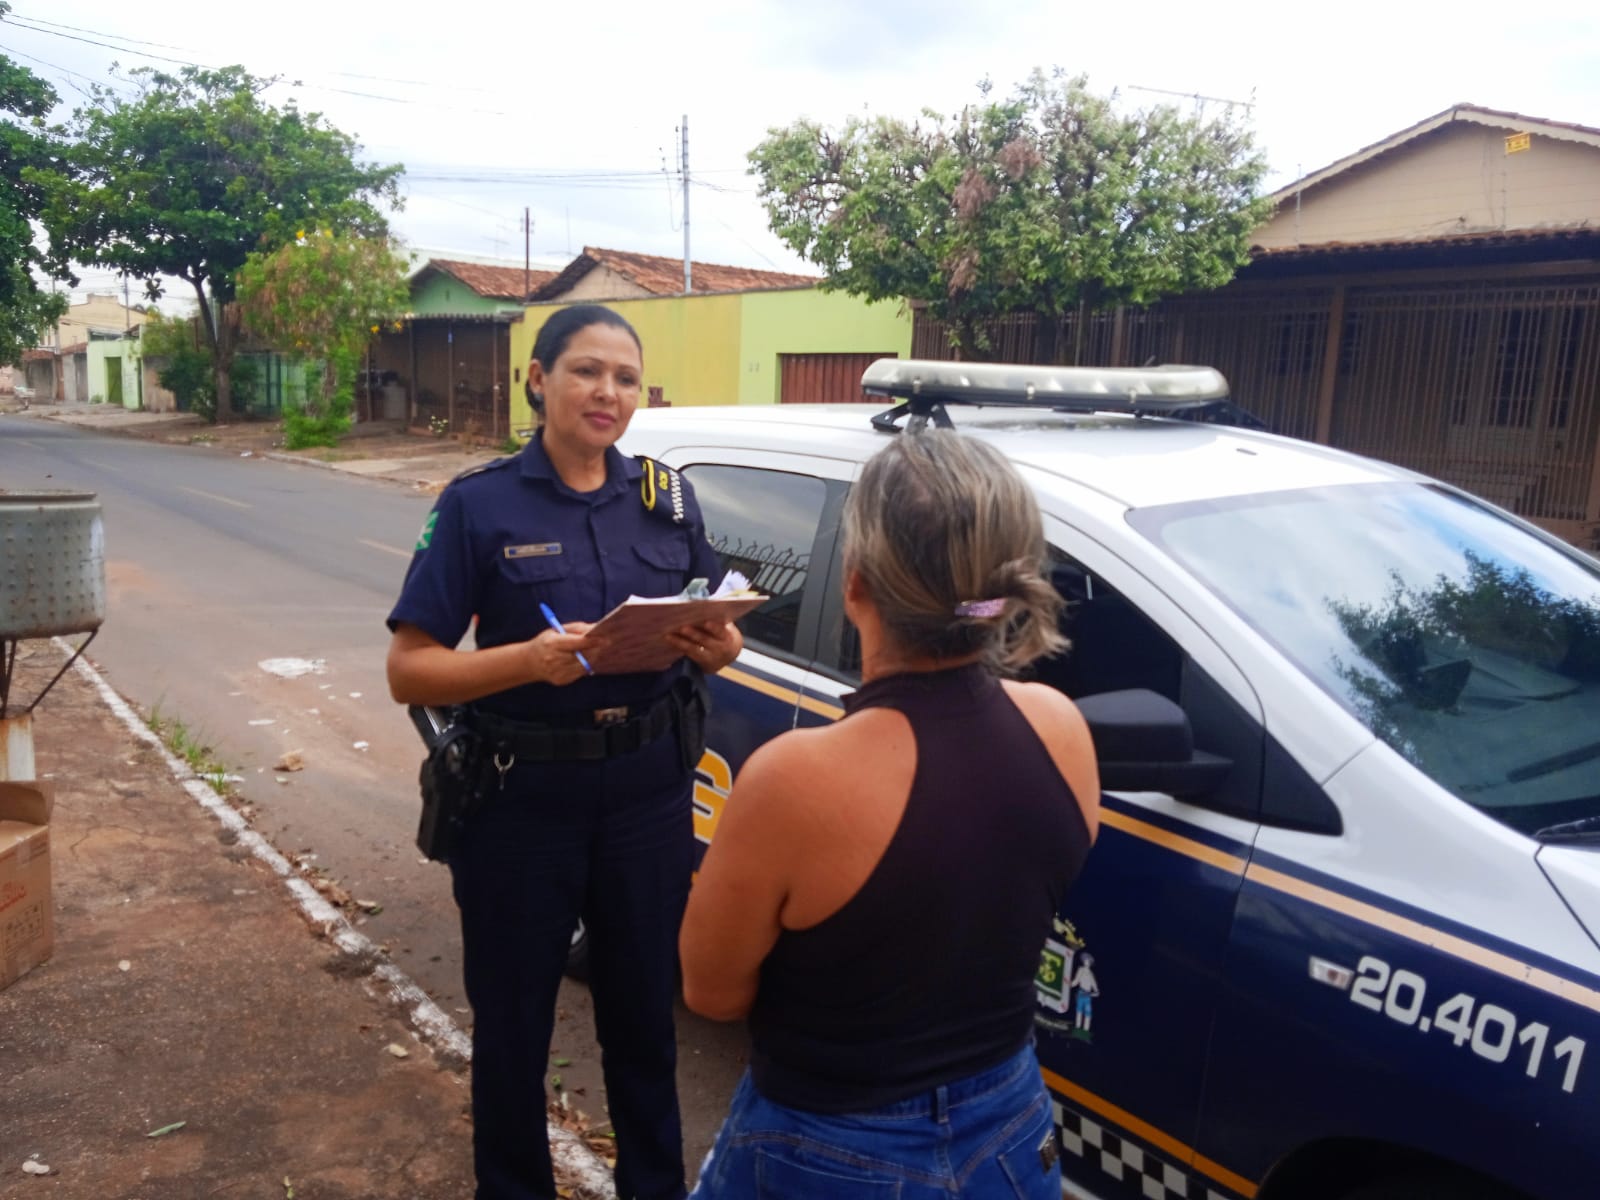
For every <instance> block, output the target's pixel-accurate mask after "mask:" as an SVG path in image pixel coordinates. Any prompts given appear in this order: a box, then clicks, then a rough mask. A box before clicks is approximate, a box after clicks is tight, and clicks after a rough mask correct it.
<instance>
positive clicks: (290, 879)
mask: <svg viewBox="0 0 1600 1200" xmlns="http://www.w3.org/2000/svg"><path fill="white" fill-rule="evenodd" d="M52 640H53V641H54V643H55V645H56V647H57V649H59V650H60V651H61V652H62V653H63V654H64V655H67V656H68V657H70V656H71V655H72V653H73V647H72V646H71V645H70V644H68V643H67V642H66V641H64V640H63V639H61V638H54V639H52ZM73 669H74V670H75V671H77V673H78V674H79V675H81V676H82V677H83V678H84V679H86V680H88V681H89V683H90V684H91V685H92V686H93V687H94V689H95V691H97V692H99V694H100V699H101V700H102V701H104V702H105V706H106V707H107V708H109V709H110V710H111V711H112V712H113V713H114V714H115V715H116V717H117V719H118V720H120V721H121V722H122V723H123V724H124V725H125V726H127V728H128V731H129V732H130V733H132V734H133V736H134V737H136V738H138V739H139V740H140V741H141V742H144V743H146V744H148V745H150V746H152V747H154V748H155V750H156V752H157V753H159V754H160V755H161V757H162V758H163V759H164V760H165V761H166V764H167V769H168V770H170V771H171V772H172V776H173V778H174V779H176V780H177V781H178V782H179V783H180V784H181V785H182V786H183V790H184V791H186V792H188V793H189V795H190V797H191V798H192V799H193V800H194V801H195V803H197V804H199V805H200V807H201V808H203V809H205V810H206V811H207V812H209V813H210V814H211V815H212V816H213V817H215V818H216V819H217V821H218V822H219V823H220V824H221V825H222V826H223V828H225V829H228V830H230V831H232V832H233V833H235V834H237V835H238V844H239V845H241V846H243V847H244V848H245V849H247V850H249V851H250V853H251V854H253V855H254V856H255V857H256V858H257V859H258V860H260V861H261V862H262V863H264V864H266V865H267V866H268V867H269V868H271V870H272V871H273V873H274V874H276V875H277V876H278V877H279V878H280V879H282V880H283V883H284V886H285V887H286V888H288V890H289V895H290V896H292V897H293V898H294V902H295V904H296V906H297V907H298V908H299V909H300V912H301V915H302V916H304V917H305V919H306V920H307V921H308V922H309V923H310V925H311V927H312V928H313V929H316V930H318V931H320V932H321V933H322V934H323V936H325V937H326V938H327V939H328V940H329V941H330V942H332V943H333V944H334V945H335V946H337V947H338V948H339V949H340V950H341V951H342V952H343V953H345V954H347V955H349V956H350V957H352V958H353V959H355V960H356V961H357V962H359V963H361V964H363V965H369V964H376V965H375V966H372V968H371V971H370V973H369V974H368V975H367V976H366V978H367V979H368V980H370V982H369V983H368V984H367V987H368V990H369V991H373V990H374V989H376V992H375V994H379V998H380V999H383V1000H386V1001H388V1002H389V1003H391V1004H393V1005H395V1006H396V1007H398V1008H399V1009H400V1010H401V1011H402V1012H404V1013H405V1015H406V1017H407V1018H408V1020H409V1021H410V1023H411V1027H412V1030H413V1031H414V1032H415V1034H416V1036H417V1038H418V1040H419V1041H422V1042H424V1043H425V1044H427V1045H428V1046H430V1047H432V1048H433V1050H434V1051H435V1053H440V1052H442V1055H441V1057H443V1058H445V1059H447V1060H448V1059H454V1060H455V1061H456V1062H458V1063H461V1064H463V1065H465V1064H467V1063H470V1062H471V1061H472V1040H471V1039H470V1038H469V1037H467V1035H466V1034H465V1033H463V1032H462V1031H461V1028H460V1027H459V1026H458V1025H457V1024H456V1023H455V1022H454V1021H452V1020H451V1019H450V1015H449V1014H448V1013H446V1012H445V1011H444V1009H442V1008H440V1007H439V1006H438V1005H437V1004H435V1003H434V1002H433V1000H432V999H431V998H430V997H429V996H428V994H427V993H426V992H424V991H423V990H422V989H421V988H420V987H418V986H417V984H416V982H415V981H414V980H412V979H411V978H410V976H408V975H407V974H406V973H405V972H404V971H402V970H400V968H399V967H397V966H395V965H394V964H393V963H390V962H386V961H384V960H383V953H382V951H380V950H379V949H378V947H377V946H376V945H375V944H374V943H373V941H372V939H371V938H369V937H367V936H366V935H365V934H364V933H362V932H360V931H359V930H358V929H356V928H355V927H354V926H353V925H351V924H350V922H349V921H347V920H346V919H345V916H344V914H343V913H342V912H340V911H339V910H338V909H337V908H335V907H334V906H333V905H331V904H329V903H328V902H327V901H326V900H324V899H323V898H322V896H321V895H319V894H318V892H317V890H316V888H314V887H312V886H311V884H310V883H308V882H307V881H306V879H305V878H304V877H303V876H302V875H300V874H299V873H298V872H297V871H296V870H295V869H294V867H293V866H292V865H291V864H290V862H289V860H288V859H286V858H284V857H283V855H281V854H279V853H278V851H277V849H276V848H275V847H274V846H273V845H272V843H271V842H269V841H267V839H266V838H264V837H262V836H261V835H260V834H259V833H257V832H256V831H255V830H254V829H252V828H250V825H249V823H248V822H247V821H246V820H245V819H244V818H243V817H242V816H240V815H239V813H238V812H237V811H236V810H235V809H234V808H233V806H232V805H230V804H229V803H228V802H227V801H226V800H224V799H223V798H222V797H221V796H219V795H218V794H217V793H216V792H215V791H214V790H213V789H212V788H211V786H210V785H209V784H207V783H206V781H205V780H204V779H202V778H200V777H199V776H198V775H196V774H195V773H194V771H193V770H192V769H190V767H189V764H188V763H186V762H184V761H183V760H182V759H181V758H178V757H177V756H176V755H174V754H173V753H172V752H171V751H169V750H168V749H167V748H166V746H165V745H164V744H163V743H162V741H161V739H160V738H159V737H157V736H156V735H155V733H154V732H153V731H152V730H151V728H150V727H149V726H148V725H146V724H145V723H144V720H143V718H141V717H140V716H139V714H138V713H136V712H134V711H133V709H132V707H130V706H129V704H128V702H127V701H125V700H124V699H123V698H122V697H121V696H119V695H117V693H116V691H115V690H114V689H113V688H112V687H111V685H110V684H108V683H107V682H106V681H105V679H104V678H103V677H102V676H101V675H100V672H98V671H96V670H95V669H94V668H93V667H92V666H90V665H89V661H88V660H87V659H84V658H80V659H78V661H77V662H76V663H75V664H74V665H73ZM548 1128H549V1131H550V1156H551V1158H552V1160H553V1161H554V1162H555V1166H556V1170H557V1172H558V1173H561V1174H564V1175H565V1176H566V1177H567V1178H569V1179H571V1180H572V1181H573V1183H574V1185H575V1186H576V1188H577V1192H576V1196H577V1197H579V1198H581V1200H615V1198H616V1194H617V1193H616V1188H615V1186H614V1184H613V1182H612V1177H611V1172H610V1170H608V1169H607V1167H606V1165H605V1163H604V1162H603V1161H601V1159H600V1157H599V1155H597V1154H595V1152H594V1151H593V1150H591V1149H589V1146H588V1144H587V1143H585V1142H584V1140H583V1139H582V1138H580V1137H579V1136H578V1135H577V1134H575V1133H572V1132H570V1131H569V1130H566V1129H562V1128H561V1127H560V1126H557V1125H550V1126H548Z"/></svg>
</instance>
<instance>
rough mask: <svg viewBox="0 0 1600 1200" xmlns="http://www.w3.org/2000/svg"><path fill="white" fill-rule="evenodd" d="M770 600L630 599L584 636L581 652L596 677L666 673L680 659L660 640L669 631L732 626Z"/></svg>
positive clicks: (750, 596)
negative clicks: (714, 624) (702, 624)
mask: <svg viewBox="0 0 1600 1200" xmlns="http://www.w3.org/2000/svg"><path fill="white" fill-rule="evenodd" d="M770 599H771V597H770V596H763V595H761V594H760V593H759V592H736V593H734V594H732V595H728V596H711V597H707V598H706V599H703V600H685V599H683V598H682V597H679V596H659V597H654V598H652V597H649V596H629V597H628V598H627V599H626V600H624V601H623V602H622V603H621V604H619V605H617V607H615V608H613V609H612V610H611V611H610V612H608V613H607V614H606V615H605V616H603V617H601V618H600V620H598V621H596V622H595V624H594V626H593V627H592V628H591V629H590V630H589V631H588V632H587V633H586V634H585V635H584V643H583V650H584V653H585V654H586V655H587V656H588V658H589V661H590V662H591V663H592V664H593V665H594V673H595V674H596V675H627V674H632V673H634V672H638V671H665V670H666V669H667V668H668V667H670V666H671V665H672V664H673V663H675V662H677V661H678V659H679V658H681V657H683V656H682V655H681V654H679V653H678V651H677V650H676V649H674V648H673V647H672V646H671V645H670V644H668V642H667V641H666V640H665V638H666V635H667V634H668V633H670V632H671V631H672V630H674V629H681V628H683V626H685V625H698V624H699V623H700V622H701V621H737V620H738V619H739V618H740V617H742V616H744V615H745V613H747V612H750V611H751V610H752V609H755V608H759V607H760V606H761V605H763V604H765V603H766V602H767V601H768V600H770ZM591 646H592V648H591Z"/></svg>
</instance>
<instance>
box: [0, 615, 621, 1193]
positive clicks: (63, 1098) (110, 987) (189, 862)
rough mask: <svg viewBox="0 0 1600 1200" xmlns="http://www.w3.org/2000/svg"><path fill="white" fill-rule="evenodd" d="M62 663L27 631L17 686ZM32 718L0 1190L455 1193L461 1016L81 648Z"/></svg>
mask: <svg viewBox="0 0 1600 1200" xmlns="http://www.w3.org/2000/svg"><path fill="white" fill-rule="evenodd" d="M64 661H65V649H64V647H63V644H62V643H60V642H48V641H31V642H25V643H23V644H22V646H21V651H20V656H19V660H18V663H17V677H16V679H15V680H14V681H13V685H12V690H11V699H12V704H13V706H16V705H18V704H19V703H20V704H22V705H26V704H27V703H29V702H30V701H31V700H32V699H33V697H35V696H36V695H37V694H38V691H39V689H40V688H42V687H43V686H44V684H45V683H46V681H47V680H48V679H49V677H50V676H51V675H52V674H54V673H55V671H56V670H57V669H59V668H60V666H61V665H62V663H63V662H64ZM11 715H13V716H14V715H15V708H13V712H12V714H11ZM33 734H34V759H35V772H34V773H35V775H36V776H37V777H38V778H39V779H41V780H48V781H49V782H50V783H51V784H52V786H53V787H54V788H55V791H56V803H55V811H54V814H53V816H52V819H51V825H50V846H51V850H50V858H51V863H52V871H53V874H54V886H53V895H54V917H55V953H54V955H53V956H52V957H51V958H50V959H49V960H47V961H46V962H44V963H42V964H40V965H39V966H37V967H35V968H34V969H33V970H32V971H31V972H29V973H28V974H26V975H24V976H23V977H22V978H21V979H19V980H18V981H17V982H15V983H13V984H12V985H11V986H10V987H8V988H5V989H3V990H0V1062H4V1063H5V1064H6V1070H5V1077H4V1080H3V1082H0V1195H4V1196H6V1197H33V1196H39V1197H46V1196H48V1197H55V1198H60V1200H80V1198H81V1200H168V1198H170V1197H201V1196H228V1197H239V1198H241V1200H243V1198H252V1200H253V1198H260V1200H268V1198H270V1200H391V1198H393V1200H401V1198H404V1200H456V1198H461V1200H465V1198H466V1197H470V1196H471V1195H472V1190H473V1185H472V1161H471V1159H472V1156H471V1123H470V1113H469V1105H468V1095H467V1086H466V1083H467V1081H466V1074H465V1072H466V1060H467V1057H468V1051H469V1043H468V1040H467V1037H466V1035H465V1033H464V1032H463V1029H462V1027H461V1024H462V1023H464V1022H465V1021H466V1020H467V1015H466V1014H465V1013H463V1012H458V1011H451V1012H444V1011H441V1010H440V1009H439V1008H438V1007H437V1006H436V1005H434V1004H433V1002H432V1001H431V1000H429V998H428V997H427V996H426V995H424V994H423V993H422V992H421V991H420V990H419V989H418V988H416V986H415V985H414V984H412V983H411V982H410V980H409V979H407V978H406V976H405V975H404V974H403V973H402V972H401V971H399V970H398V969H397V968H396V967H395V966H394V965H393V964H392V963H391V962H390V961H389V960H388V957H387V955H386V954H385V952H384V950H383V948H382V947H380V946H377V945H374V944H373V943H372V942H371V941H370V940H369V939H367V938H366V937H365V936H364V935H363V934H362V933H361V932H360V931H359V930H357V929H355V928H354V927H352V926H351V925H350V924H349V922H348V921H347V920H346V919H345V917H344V916H343V914H342V913H341V912H340V911H339V910H338V909H336V908H334V907H332V906H331V905H329V904H328V903H327V902H326V901H325V900H323V898H322V896H321V895H320V894H319V893H318V892H317V891H316V889H315V888H314V887H313V886H312V882H311V881H310V880H309V879H308V878H306V877H305V876H304V875H302V874H301V873H300V872H299V871H297V869H296V868H295V867H294V866H293V865H291V864H290V863H289V862H288V861H286V860H285V859H284V857H283V856H282V855H280V854H279V853H278V851H277V850H276V849H274V848H273V847H272V846H271V845H270V844H269V843H268V842H266V840H265V839H264V838H262V837H261V836H260V835H259V834H258V833H257V832H256V831H255V830H254V829H252V828H251V826H250V825H249V824H248V822H247V821H246V819H245V818H244V817H243V816H242V815H241V814H240V813H239V812H238V811H237V810H236V809H235V808H234V807H233V806H232V805H231V804H230V803H229V802H228V801H227V800H226V799H224V798H222V797H220V796H218V795H217V794H216V793H215V792H214V791H212V789H211V788H210V787H209V786H207V784H206V783H205V782H204V781H202V780H200V779H198V778H196V777H195V776H194V775H193V773H192V772H191V771H190V770H189V768H188V767H187V766H186V765H185V764H184V763H183V762H181V761H180V760H178V759H176V758H174V757H173V756H172V755H171V754H170V753H169V752H168V751H167V750H166V749H165V748H164V747H163V746H162V745H161V744H160V742H159V741H158V740H157V739H156V737H155V736H154V734H152V733H151V732H150V731H149V729H148V728H147V727H146V726H145V724H144V723H143V721H142V720H141V719H140V718H139V717H138V715H137V714H136V713H134V712H133V711H132V709H131V708H129V706H128V705H127V704H126V703H125V702H124V701H123V700H122V698H121V697H119V696H117V694H116V693H115V692H114V691H113V690H112V689H111V688H110V687H109V685H107V684H106V682H105V681H104V680H103V679H102V678H101V677H100V676H99V675H98V674H97V673H96V672H94V671H93V670H92V669H91V668H89V667H87V666H80V667H79V668H77V669H74V670H72V671H69V672H68V673H67V674H66V675H65V676H64V677H63V678H62V680H61V682H60V683H58V684H57V685H56V687H55V688H54V690H52V691H51V692H49V694H48V695H47V696H46V697H45V699H44V701H43V702H42V703H41V704H40V705H39V707H38V709H37V710H36V711H35V713H34V714H33ZM552 1141H553V1144H554V1146H555V1149H556V1154H557V1161H558V1177H559V1178H560V1179H561V1181H562V1186H563V1192H562V1194H563V1195H566V1196H571V1197H574V1198H593V1200H600V1198H604V1197H609V1196H611V1195H612V1194H613V1193H612V1190H611V1185H610V1173H609V1171H608V1170H607V1168H606V1165H605V1163H604V1162H603V1161H602V1159H601V1158H600V1156H599V1155H598V1154H597V1153H596V1146H595V1145H591V1144H590V1143H588V1142H586V1141H585V1140H583V1139H582V1138H580V1137H579V1136H577V1135H576V1134H574V1133H571V1132H568V1131H566V1130H563V1129H558V1128H554V1129H552ZM606 1145H607V1143H604V1142H600V1143H599V1146H600V1147H601V1148H604V1147H605V1146H606ZM27 1164H31V1165H27Z"/></svg>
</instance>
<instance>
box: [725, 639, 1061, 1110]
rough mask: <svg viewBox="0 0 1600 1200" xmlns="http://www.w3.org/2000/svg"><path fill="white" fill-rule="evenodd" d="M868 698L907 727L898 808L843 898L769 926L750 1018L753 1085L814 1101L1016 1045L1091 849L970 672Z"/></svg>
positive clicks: (875, 1096) (851, 705)
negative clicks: (1055, 921)
mask: <svg viewBox="0 0 1600 1200" xmlns="http://www.w3.org/2000/svg"><path fill="white" fill-rule="evenodd" d="M874 707H882V708H892V709H895V710H897V711H898V712H900V713H902V714H904V716H905V717H906V719H907V720H908V721H909V722H910V724H911V730H912V733H913V734H914V735H915V738H916V746H917V767H916V773H915V775H914V776H913V778H912V781H911V794H910V797H909V799H908V800H907V801H906V808H905V813H904V815H903V816H902V817H901V819H900V824H899V826H898V827H897V828H896V829H895V832H894V835H893V836H892V837H891V838H890V840H889V845H888V847H887V848H886V849H885V850H884V853H883V857H882V859H881V860H880V861H879V862H878V865H877V867H876V868H874V870H873V872H872V874H871V875H869V876H868V877H867V880H866V882H865V883H863V884H862V885H861V889H860V890H859V891H858V892H856V894H855V895H854V896H852V897H851V898H850V899H849V900H848V901H846V902H845V904H844V906H843V907H842V908H840V909H839V910H838V911H837V912H835V913H834V914H833V915H832V916H829V917H827V918H826V919H824V920H823V921H821V922H820V923H818V924H817V925H814V926H812V927H811V928H809V929H803V930H797V931H791V930H785V931H784V932H783V933H781V934H780V935H779V936H778V941H777V944H776V945H774V946H773V948H772V952H771V953H770V954H769V955H768V956H767V958H766V961H765V962H764V963H763V964H762V967H761V980H760V985H759V988H758V990H757V993H756V1000H755V1004H754V1006H753V1007H752V1009H751V1012H750V1032H751V1039H752V1042H753V1047H752V1052H751V1062H750V1067H751V1072H752V1074H753V1077H754V1081H755V1085H756V1087H757V1088H758V1089H759V1090H760V1092H761V1094H762V1095H764V1096H766V1097H767V1098H768V1099H770V1100H774V1101H776V1102H777V1103H779V1104H786V1105H788V1106H790V1107H791V1108H799V1109H806V1110H809V1111H812V1112H823V1113H839V1112H851V1111H862V1110H865V1109H870V1108H876V1107H878V1106H880V1105H884V1104H891V1103H893V1102H895V1101H896V1100H903V1099H905V1098H907V1097H909V1096H913V1095H916V1094H917V1093H919V1092H922V1091H925V1090H927V1089H929V1088H933V1087H936V1086H938V1085H939V1084H942V1083H949V1082H952V1081H954V1080H956V1079H961V1078H963V1077H965V1076H967V1075H972V1074H975V1073H977V1072H979V1071H983V1070H986V1069H988V1068H990V1067H993V1066H996V1065H998V1064H999V1063H1001V1062H1003V1061H1005V1059H1007V1058H1008V1057H1010V1056H1011V1055H1013V1054H1015V1053H1016V1052H1017V1051H1018V1050H1020V1049H1021V1048H1022V1047H1023V1046H1024V1045H1025V1044H1026V1043H1027V1041H1028V1039H1029V1037H1030V1036H1031V1034H1032V1029H1033V1014H1034V1008H1035V999H1034V986H1033V980H1034V974H1035V971H1036V970H1037V968H1038V964H1039V952H1040V950H1041V949H1042V948H1043V946H1044V942H1045V938H1046V936H1047V935H1048V934H1049V932H1050V921H1051V918H1052V916H1053V915H1054V914H1055V912H1056V907H1057V905H1058V904H1059V903H1060V901H1061V897H1062V895H1063V893H1065V891H1066V889H1067V887H1068V885H1070V884H1071V883H1072V881H1073V880H1074V879H1075V878H1077V875H1078V872H1079V870H1080V869H1081V868H1082V866H1083V860H1084V857H1085V855H1087V854H1088V852H1089V831H1088V827H1087V825H1086V824H1085V822H1084V819H1083V812H1082V810H1081V809H1080V808H1079V807H1078V802H1077V800H1076V799H1075V798H1074V796H1073V794H1072V789H1071V788H1070V787H1069V786H1068V784H1067V781H1066V780H1065V779H1063V778H1062V776H1061V773H1060V771H1058V770H1057V769H1056V765H1055V763H1054V761H1053V760H1052V759H1051V757H1050V752H1049V751H1048V750H1047V749H1046V748H1045V746H1044V743H1042V742H1041V741H1040V740H1039V737H1038V735H1037V734H1035V733H1034V731H1033V727H1032V726H1031V725H1029V724H1028V721H1027V719H1026V718H1025V717H1024V716H1023V715H1022V713H1021V711H1020V710H1019V709H1018V708H1017V706H1016V705H1015V704H1014V703H1013V702H1012V700H1011V698H1010V697H1009V696H1008V695H1006V693H1005V689H1004V688H1002V687H1001V686H1000V683H999V682H998V681H997V680H996V679H995V678H994V677H993V676H991V675H990V674H989V672H988V671H987V670H985V669H984V668H983V667H982V666H979V665H976V664H974V665H971V666H966V667H958V668H955V669H952V670H946V671H936V672H929V673H909V674H904V675H892V676H888V677H886V678H883V679H877V680H874V681H872V682H871V683H869V684H867V685H866V686H865V687H863V688H862V689H861V690H860V691H858V692H856V693H854V694H853V695H851V696H848V697H846V699H845V709H846V711H847V712H850V713H854V712H859V711H860V710H862V709H865V708H874ZM847 719H848V718H847Z"/></svg>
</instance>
